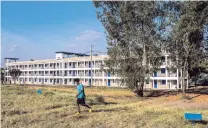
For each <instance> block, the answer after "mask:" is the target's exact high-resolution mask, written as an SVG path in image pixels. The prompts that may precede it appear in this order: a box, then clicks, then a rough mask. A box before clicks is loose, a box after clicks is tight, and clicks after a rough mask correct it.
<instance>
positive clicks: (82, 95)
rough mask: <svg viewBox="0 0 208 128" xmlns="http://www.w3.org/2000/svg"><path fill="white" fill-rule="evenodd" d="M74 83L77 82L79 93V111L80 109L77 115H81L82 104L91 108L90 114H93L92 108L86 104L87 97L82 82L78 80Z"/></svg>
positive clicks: (77, 96)
mask: <svg viewBox="0 0 208 128" xmlns="http://www.w3.org/2000/svg"><path fill="white" fill-rule="evenodd" d="M74 81H75V84H76V85H77V92H78V94H77V95H76V98H77V109H78V113H77V114H80V106H79V105H80V104H81V105H82V106H85V107H87V108H89V112H92V108H91V107H90V106H88V105H87V104H86V103H85V99H86V95H85V91H84V86H83V85H82V84H81V83H80V80H79V79H78V78H76V79H75V80H74Z"/></svg>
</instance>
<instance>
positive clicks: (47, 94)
mask: <svg viewBox="0 0 208 128" xmlns="http://www.w3.org/2000/svg"><path fill="white" fill-rule="evenodd" d="M53 95H55V93H53V92H46V93H44V96H53Z"/></svg>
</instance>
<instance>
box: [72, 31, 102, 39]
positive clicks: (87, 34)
mask: <svg viewBox="0 0 208 128" xmlns="http://www.w3.org/2000/svg"><path fill="white" fill-rule="evenodd" d="M103 36H104V35H103V33H101V32H97V31H94V30H85V31H83V32H81V33H80V34H79V35H78V36H76V37H75V40H76V41H96V40H99V39H102V38H103Z"/></svg>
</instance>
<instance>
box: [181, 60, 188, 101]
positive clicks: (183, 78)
mask: <svg viewBox="0 0 208 128" xmlns="http://www.w3.org/2000/svg"><path fill="white" fill-rule="evenodd" d="M186 63H187V60H185V62H184V66H183V69H182V92H183V95H182V96H183V98H184V97H185V96H186V84H185V71H186Z"/></svg>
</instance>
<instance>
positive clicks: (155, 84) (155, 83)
mask: <svg viewBox="0 0 208 128" xmlns="http://www.w3.org/2000/svg"><path fill="white" fill-rule="evenodd" d="M154 88H157V80H155V81H154Z"/></svg>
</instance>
